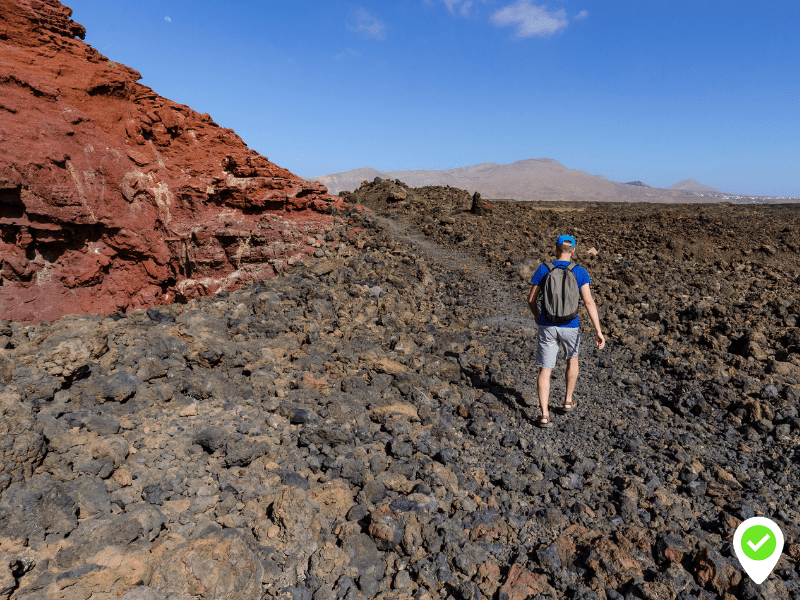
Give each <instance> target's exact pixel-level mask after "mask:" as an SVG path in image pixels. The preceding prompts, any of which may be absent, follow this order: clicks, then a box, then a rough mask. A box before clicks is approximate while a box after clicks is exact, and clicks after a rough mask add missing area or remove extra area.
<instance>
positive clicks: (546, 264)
mask: <svg viewBox="0 0 800 600" xmlns="http://www.w3.org/2000/svg"><path fill="white" fill-rule="evenodd" d="M544 266H545V267H547V272H548V273H549V272H550V271H552V270H553V269H555V268H556V265H555V264H554V263H552V262H549V263H544Z"/></svg>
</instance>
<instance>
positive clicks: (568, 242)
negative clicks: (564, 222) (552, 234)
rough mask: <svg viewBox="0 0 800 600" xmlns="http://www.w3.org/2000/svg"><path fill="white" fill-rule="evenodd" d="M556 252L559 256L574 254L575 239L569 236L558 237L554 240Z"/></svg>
mask: <svg viewBox="0 0 800 600" xmlns="http://www.w3.org/2000/svg"><path fill="white" fill-rule="evenodd" d="M556 252H558V255H559V256H563V255H564V254H572V253H573V252H575V238H574V237H572V236H571V235H560V236H558V239H557V240H556Z"/></svg>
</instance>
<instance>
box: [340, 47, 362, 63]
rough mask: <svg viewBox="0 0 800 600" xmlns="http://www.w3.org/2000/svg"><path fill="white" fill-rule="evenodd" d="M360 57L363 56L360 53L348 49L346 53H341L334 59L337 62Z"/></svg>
mask: <svg viewBox="0 0 800 600" xmlns="http://www.w3.org/2000/svg"><path fill="white" fill-rule="evenodd" d="M359 56H361V54H360V53H359V52H356V51H355V50H353V49H352V48H348V49H347V50H345V51H344V52H340V53H339V54H337V55H336V56H334V58H335V59H336V60H344V59H345V58H357V57H359Z"/></svg>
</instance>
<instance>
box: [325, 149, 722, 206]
mask: <svg viewBox="0 0 800 600" xmlns="http://www.w3.org/2000/svg"><path fill="white" fill-rule="evenodd" d="M375 177H380V178H381V179H399V180H401V181H402V182H404V183H407V184H408V185H410V186H412V187H421V186H425V185H442V186H447V185H449V186H451V187H458V188H462V189H465V190H468V191H469V192H470V193H472V192H476V191H477V192H480V194H481V196H483V197H484V198H502V199H513V200H590V201H617V202H697V201H699V199H700V198H702V197H703V196H701V195H700V194H701V193H705V194H709V193H710V194H719V195H720V196H721V195H722V193H721V192H719V191H717V190H715V189H714V188H712V187H709V186H707V185H703V184H701V183H698V182H696V181H694V180H692V179H686V180H684V181H681V182H680V183H676V184H675V185H673V186H670V187H669V188H666V189H663V188H653V187H649V186H646V185H643V184H642V183H641V182H631V184H628V183H618V182H615V181H609V180H608V179H606V178H605V177H603V176H602V175H590V174H589V173H585V172H583V171H579V170H577V169H569V168H567V167H565V166H564V165H562V164H561V163H559V162H558V161H556V160H553V159H551V158H537V159H526V160H519V161H517V162H514V163H511V164H508V165H502V164H497V163H493V162H488V163H481V164H479V165H474V166H470V167H461V168H458V169H446V170H431V169H425V170H417V171H413V170H409V171H378V170H376V169H372V168H369V167H364V168H360V169H353V170H352V171H345V172H343V173H334V174H331V175H324V176H321V177H315V178H311V180H312V181H319V182H320V183H323V184H324V185H326V186H327V187H328V190H329V191H330V193H331V194H338V193H339V192H341V191H353V190H355V189H356V188H358V187H359V185H361V182H362V181H364V180H372V179H374V178H375ZM706 199H708V200H713V198H708V197H707V196H706ZM720 199H721V198H720Z"/></svg>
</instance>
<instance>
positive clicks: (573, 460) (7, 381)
mask: <svg viewBox="0 0 800 600" xmlns="http://www.w3.org/2000/svg"><path fill="white" fill-rule="evenodd" d="M345 200H347V201H348V202H350V206H351V207H354V206H355V204H356V203H362V204H364V205H366V206H368V207H369V208H371V209H372V210H371V211H367V212H364V213H362V212H359V211H356V210H351V209H348V210H347V212H344V213H340V214H339V215H338V216H336V217H335V222H334V227H333V229H332V230H331V231H330V232H329V233H328V234H327V236H326V237H327V239H326V240H325V242H326V248H327V249H325V250H323V252H321V254H323V255H322V256H320V257H318V258H316V259H311V260H309V261H308V262H307V263H306V264H305V265H304V266H301V267H298V268H295V269H294V270H293V271H291V272H289V273H288V274H285V275H283V276H279V277H275V278H272V279H268V280H264V281H261V282H259V283H257V284H255V285H253V286H251V287H249V288H246V289H241V290H238V291H236V292H233V293H230V294H226V293H224V292H223V293H222V294H220V295H217V296H216V297H205V298H197V299H193V300H190V301H188V302H187V303H185V304H173V305H170V306H162V307H157V308H153V309H149V310H147V311H144V310H137V311H132V312H130V313H128V314H119V313H115V314H112V315H110V316H107V317H101V316H78V317H75V316H71V317H64V318H62V319H61V320H59V321H55V322H53V323H44V322H43V323H41V324H39V325H36V326H27V327H26V326H23V325H21V324H19V323H14V322H3V323H0V346H4V347H5V349H4V350H0V403H1V404H0V406H2V413H3V418H2V419H1V420H0V598H14V599H23V598H24V599H39V598H69V599H72V598H76V599H78V598H80V599H86V598H94V599H100V598H120V597H124V598H128V599H130V600H138V599H141V600H145V599H146V600H150V599H166V598H169V599H171V600H179V599H181V600H185V599H189V598H231V599H233V598H236V599H240V598H241V599H250V598H253V599H258V598H284V599H286V600H289V599H291V600H312V599H313V600H342V599H346V600H356V599H361V598H363V599H368V598H380V599H382V600H384V599H385V600H389V599H398V600H400V599H409V600H410V599H411V598H412V597H413V598H414V599H415V600H433V599H435V598H441V599H442V600H447V599H451V598H452V599H453V600H479V599H486V600H489V599H497V600H525V599H526V598H580V599H593V598H596V599H600V600H602V599H604V598H605V599H609V600H618V599H620V598H625V599H658V600H662V599H664V600H672V599H675V598H680V599H686V600H688V599H693V598H711V599H717V598H719V599H723V598H724V599H730V598H800V573H799V572H798V565H797V561H798V559H800V539H798V534H800V512H798V511H799V510H800V508H799V507H798V498H797V491H796V486H797V483H796V482H797V481H798V466H797V462H798V454H797V447H798V439H800V436H798V431H799V429H798V427H800V418H799V417H798V404H799V400H800V388H798V380H800V328H798V327H797V324H798V323H797V319H798V314H799V313H800V295H798V289H797V283H798V275H800V262H798V259H797V256H796V251H797V248H798V245H799V243H798V235H797V227H798V222H797V221H798V215H799V213H798V212H797V209H795V208H791V207H781V206H772V207H752V206H728V205H713V206H691V205H689V206H663V205H662V206H651V205H624V206H622V205H608V204H602V205H594V204H578V203H575V204H565V203H559V204H552V205H546V204H517V203H505V202H500V203H498V202H492V201H488V204H489V207H488V208H487V209H486V210H484V211H483V213H484V214H483V215H482V216H479V215H476V214H472V213H470V212H469V209H470V207H471V205H472V198H471V197H470V196H469V195H468V194H467V193H466V192H463V191H461V190H456V189H453V188H433V187H429V188H419V189H416V190H411V189H409V188H407V187H405V186H403V185H402V184H399V183H395V182H387V181H383V182H380V181H379V182H374V183H368V184H365V185H363V186H362V187H361V188H360V189H359V190H358V191H356V192H355V193H353V194H352V195H351V196H350V197H349V198H345ZM558 233H571V234H573V235H575V236H576V238H577V240H578V256H577V261H578V262H580V263H581V264H584V265H585V266H586V268H587V269H588V270H589V272H590V274H591V275H592V277H593V283H592V288H593V291H594V295H595V298H596V300H597V303H598V307H599V310H600V313H601V318H602V322H603V325H604V328H605V331H606V333H607V335H608V337H609V344H608V347H607V348H606V349H605V350H603V351H600V352H599V351H597V350H596V349H594V348H593V347H592V344H590V343H584V344H583V346H582V352H581V354H582V374H581V378H580V381H579V384H578V389H577V393H576V398H577V403H578V407H577V409H576V410H574V411H572V412H571V413H569V414H567V413H562V412H561V411H560V410H559V409H558V408H557V406H558V405H559V401H558V397H559V394H560V393H563V370H560V371H559V370H557V372H556V374H555V376H554V390H553V395H554V398H553V404H554V405H555V406H556V408H554V409H553V417H554V422H555V425H556V426H555V427H554V428H553V429H550V430H541V429H539V428H537V427H536V426H535V421H536V418H537V417H538V408H537V401H536V393H535V376H536V368H535V367H534V365H533V364H532V351H533V340H534V335H535V325H534V323H533V319H532V316H531V315H530V312H529V311H528V309H527V306H526V304H525V298H526V296H527V292H528V289H529V284H528V283H527V280H528V279H529V278H530V276H531V274H532V272H533V270H535V268H536V266H537V265H538V264H539V262H540V261H542V260H544V259H546V258H549V257H550V254H549V252H550V247H551V245H552V241H553V240H554V239H555V236H556V235H557V234H558ZM584 323H585V324H587V323H588V321H587V320H586V318H585V315H584ZM584 332H585V335H584V340H585V341H586V342H589V341H590V340H591V337H590V335H589V330H587V329H586V328H585V327H584ZM760 514H761V515H767V516H769V517H770V518H772V519H773V520H775V521H776V522H778V523H779V524H780V525H781V527H782V529H783V532H784V535H785V538H786V546H785V548H784V555H783V556H782V557H781V560H780V562H779V563H778V566H777V567H776V569H775V571H774V572H773V575H772V576H771V577H770V578H769V579H768V580H767V581H766V582H765V583H764V584H762V585H761V586H755V585H753V584H752V582H750V580H749V579H748V578H747V576H746V575H744V574H743V573H742V571H741V568H740V566H739V564H738V562H737V559H736V558H735V556H734V555H733V552H732V549H731V544H730V541H731V538H732V535H733V532H734V530H735V528H736V526H737V525H738V524H739V522H740V521H741V520H742V519H744V518H747V517H749V516H752V515H760Z"/></svg>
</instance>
